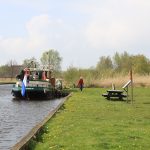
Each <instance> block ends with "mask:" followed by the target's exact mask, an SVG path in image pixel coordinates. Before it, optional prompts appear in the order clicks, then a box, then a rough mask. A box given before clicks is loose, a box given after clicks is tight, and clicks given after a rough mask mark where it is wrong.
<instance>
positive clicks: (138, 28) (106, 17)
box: [0, 0, 150, 70]
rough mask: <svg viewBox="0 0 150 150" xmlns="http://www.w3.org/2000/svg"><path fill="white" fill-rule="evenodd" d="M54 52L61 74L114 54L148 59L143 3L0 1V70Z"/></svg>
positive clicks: (149, 14)
mask: <svg viewBox="0 0 150 150" xmlns="http://www.w3.org/2000/svg"><path fill="white" fill-rule="evenodd" d="M50 49H54V50H57V51H58V52H59V54H60V56H61V57H62V65H61V66H62V70H66V69H67V68H69V67H70V66H73V67H77V68H90V67H95V66H96V64H97V62H98V61H99V58H100V57H101V56H110V57H112V56H113V55H114V54H115V52H119V53H123V52H124V51H126V52H128V53H129V54H131V55H138V54H144V55H145V56H146V57H148V58H150V52H149V50H150V1H149V0H0V65H4V64H6V63H8V62H9V61H10V60H15V61H16V62H17V63H18V64H21V63H22V62H23V60H24V59H29V58H32V57H35V58H36V59H37V60H40V58H41V56H42V53H43V52H45V51H48V50H50Z"/></svg>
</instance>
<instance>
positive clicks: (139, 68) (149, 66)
mask: <svg viewBox="0 0 150 150" xmlns="http://www.w3.org/2000/svg"><path fill="white" fill-rule="evenodd" d="M132 62H133V71H134V73H138V74H149V73H150V60H149V59H148V58H146V57H145V56H144V55H136V56H133V57H132Z"/></svg>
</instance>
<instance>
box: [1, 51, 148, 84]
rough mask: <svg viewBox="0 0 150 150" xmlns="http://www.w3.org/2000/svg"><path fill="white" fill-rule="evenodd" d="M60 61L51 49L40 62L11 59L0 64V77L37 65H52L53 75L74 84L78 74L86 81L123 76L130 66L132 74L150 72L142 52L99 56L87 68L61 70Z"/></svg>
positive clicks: (72, 67)
mask: <svg viewBox="0 0 150 150" xmlns="http://www.w3.org/2000/svg"><path fill="white" fill-rule="evenodd" d="M61 62H62V58H61V57H60V55H59V53H58V51H57V50H53V49H52V50H48V51H45V52H43V54H42V56H41V59H40V62H39V61H37V60H36V58H34V57H32V58H29V59H25V60H24V61H23V63H22V64H21V65H17V63H16V61H12V60H11V61H10V62H9V63H8V64H6V65H3V66H0V77H15V75H16V74H17V73H18V69H21V67H25V66H27V67H38V66H40V65H43V66H53V70H54V75H55V76H56V77H61V78H63V79H64V80H65V81H67V82H68V83H70V84H74V83H75V82H76V81H77V80H78V79H79V77H80V76H83V77H84V78H85V79H86V82H87V83H88V82H89V83H92V81H93V80H98V79H102V78H107V77H115V76H117V75H123V76H125V75H127V74H128V73H129V70H130V69H131V68H132V71H133V73H134V74H139V75H149V73H150V59H149V58H147V57H146V56H144V55H142V54H138V55H130V54H129V53H127V52H126V51H124V52H123V53H118V52H116V53H115V54H114V55H113V56H112V57H110V56H101V57H100V58H99V60H98V62H97V64H96V65H95V66H93V67H90V68H87V69H81V68H77V67H74V66H69V67H68V69H67V70H66V71H61ZM16 66H18V67H16ZM19 66H20V68H19Z"/></svg>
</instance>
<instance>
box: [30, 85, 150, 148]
mask: <svg viewBox="0 0 150 150" xmlns="http://www.w3.org/2000/svg"><path fill="white" fill-rule="evenodd" d="M105 91H106V89H99V88H93V89H91V88H90V89H84V90H83V92H80V91H78V90H77V91H75V92H74V93H73V95H72V97H70V98H69V99H68V100H67V101H66V102H65V104H64V105H63V107H62V108H61V109H60V110H59V111H58V112H57V113H56V115H55V116H54V117H53V118H52V119H51V120H49V122H48V123H47V124H46V125H45V126H44V129H45V132H44V133H43V134H42V135H41V140H40V141H38V142H37V141H36V145H35V147H34V148H33V149H35V150H104V149H110V150H117V149H121V150H127V149H129V150H146V149H149V148H150V92H149V91H150V88H136V89H135V90H134V95H135V97H134V99H135V101H134V103H133V104H129V103H126V102H123V101H108V100H105V98H103V97H102V96H101V94H102V93H104V92H105ZM34 143H35V141H34Z"/></svg>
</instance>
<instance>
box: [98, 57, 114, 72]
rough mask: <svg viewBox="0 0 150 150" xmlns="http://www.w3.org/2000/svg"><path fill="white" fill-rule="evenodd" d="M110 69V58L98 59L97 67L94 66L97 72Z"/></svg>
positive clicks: (111, 65)
mask: <svg viewBox="0 0 150 150" xmlns="http://www.w3.org/2000/svg"><path fill="white" fill-rule="evenodd" d="M112 68H113V64H112V61H111V58H110V57H109V56H107V57H105V56H102V57H100V59H99V62H98V63H97V66H96V69H97V70H100V71H101V70H103V71H104V70H107V69H112Z"/></svg>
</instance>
